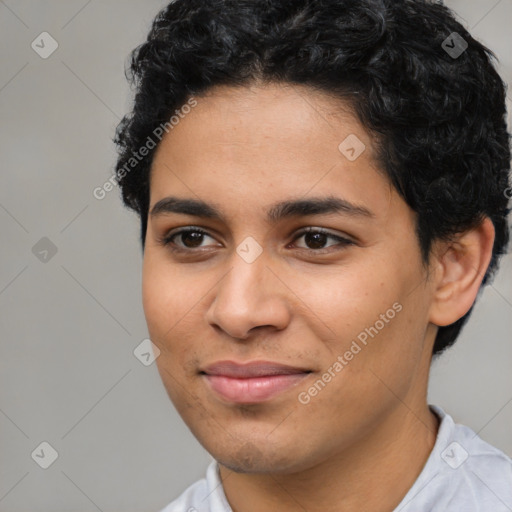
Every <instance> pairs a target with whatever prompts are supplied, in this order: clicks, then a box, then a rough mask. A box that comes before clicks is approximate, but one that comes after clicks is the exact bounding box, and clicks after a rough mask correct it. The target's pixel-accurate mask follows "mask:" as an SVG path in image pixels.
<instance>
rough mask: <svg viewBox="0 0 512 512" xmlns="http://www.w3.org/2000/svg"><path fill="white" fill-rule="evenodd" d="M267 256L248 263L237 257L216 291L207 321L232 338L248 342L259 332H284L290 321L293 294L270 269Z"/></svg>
mask: <svg viewBox="0 0 512 512" xmlns="http://www.w3.org/2000/svg"><path fill="white" fill-rule="evenodd" d="M268 263H269V262H268V259H267V258H266V257H265V254H264V253H263V254H261V255H260V256H259V257H258V258H257V259H256V261H253V262H252V263H247V262H246V261H244V260H243V259H242V258H241V257H240V256H239V255H238V254H237V253H234V254H233V257H232V259H231V260H230V268H231V269H230V270H229V271H228V272H227V274H226V275H225V276H224V277H223V278H222V279H221V280H220V282H219V283H218V285H217V287H216V294H215V298H214V300H213V302H212V304H211V305H210V307H209V308H208V311H207V321H208V323H209V324H210V325H212V326H216V327H218V328H220V329H221V330H222V331H224V332H225V333H226V334H228V335H229V336H230V337H232V338H236V339H241V340H245V339H247V338H248V337H250V336H251V333H252V331H254V330H256V329H260V328H263V327H265V328H268V329H270V330H272V329H275V330H282V329H284V328H285V327H286V326H287V325H288V323H289V321H290V318H291V313H290V302H289V301H288V300H287V297H288V296H289V294H290V293H291V292H290V290H289V289H288V288H287V286H286V284H284V283H283V281H285V280H284V279H283V280H281V279H280V278H279V275H278V273H277V272H276V271H275V270H272V269H271V267H270V266H269V265H268Z"/></svg>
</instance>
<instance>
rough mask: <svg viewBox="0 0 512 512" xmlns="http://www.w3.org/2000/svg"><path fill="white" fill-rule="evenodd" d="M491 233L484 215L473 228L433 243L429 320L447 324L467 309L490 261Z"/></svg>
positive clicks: (471, 303) (492, 238)
mask: <svg viewBox="0 0 512 512" xmlns="http://www.w3.org/2000/svg"><path fill="white" fill-rule="evenodd" d="M494 236H495V231H494V225H493V223H492V221H491V219H489V218H488V217H485V218H484V220H483V221H482V222H481V223H480V224H479V225H478V226H477V227H475V228H474V229H471V230H469V231H467V232H465V233H462V234H459V235H457V236H456V238H455V239H454V240H451V241H449V242H438V243H436V244H434V248H433V252H432V256H431V257H432V258H433V260H432V261H431V266H432V268H433V269H434V275H435V277H434V278H433V279H434V283H433V284H434V289H433V298H432V303H431V307H430V318H429V319H430V322H431V323H433V324H434V325H437V326H439V327H442V326H445V325H450V324H452V323H454V322H456V321H457V320H458V319H459V318H461V317H462V316H464V315H465V314H466V313H467V312H468V311H469V309H470V308H471V306H472V305H473V303H474V302H475V299H476V296H477V294H478V290H479V288H480V285H481V284H482V279H483V278H484V275H485V272H486V271H487V267H488V266H489V262H490V261H491V256H492V248H493V244H494Z"/></svg>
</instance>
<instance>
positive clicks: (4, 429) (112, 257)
mask: <svg viewBox="0 0 512 512" xmlns="http://www.w3.org/2000/svg"><path fill="white" fill-rule="evenodd" d="M447 3H448V4H449V5H450V6H451V7H453V8H454V9H455V10H456V11H457V12H458V13H459V15H460V18H461V20H462V21H463V23H464V24H465V25H466V26H467V27H468V28H470V29H471V31H472V33H473V34H474V35H475V36H476V37H478V38H480V39H481V40H482V41H483V42H484V43H486V44H487V45H489V46H490V48H491V49H493V50H494V51H495V52H496V54H497V55H498V57H499V58H500V61H501V72H502V75H503V76H504V78H505V79H506V80H507V82H508V83H510V82H511V81H512V54H511V52H510V48H511V46H512V37H511V35H510V33H511V32H510V22H511V21H512V0H501V1H495V0H492V1H491V0H481V1H480V0H472V1H468V0H457V1H455V0H453V1H450V2H447ZM165 4H166V1H164V0H146V1H144V2H141V1H136V0H123V1H121V0H102V1H100V0H92V1H91V0H90V1H86V0H67V1H56V0H51V1H50V0H48V1H44V2H43V1H35V0H5V1H0V38H1V46H0V53H1V63H2V64H1V66H0V116H1V117H0V118H1V124H0V166H1V184H0V226H1V233H2V240H1V246H2V252H1V256H0V263H1V270H0V322H1V324H0V332H1V338H0V343H1V357H0V379H1V380H0V460H1V463H0V512H7V511H8V512H18V511H28V510H30V511H33V512H38V511H50V510H51V511H54V512H58V511H67V512H69V511H71V510H73V511H96V510H100V511H104V512H107V511H109V512H110V511H124V512H132V511H133V512H135V511H137V512H141V511H148V512H149V511H156V510H159V509H160V508H161V507H163V506H164V505H165V504H167V503H168V502H169V501H171V500H172V499H173V498H174V497H176V496H177V495H178V494H179V493H180V492H181V491H183V490H184V489H185V487H186V486H188V485H189V484H190V483H192V482H193V481H195V480H196V479H198V478H200V477H202V476H203V473H204V470H205V468H206V466H207V464H208V462H209V461H210V456H209V455H208V454H207V453H206V452H205V451H204V450H203V448H202V447H201V446H200V445H199V444H198V443H197V442H196V441H195V439H194V438H193V437H192V435H191V434H190V433H189V432H188V430H187V428H186V427H185V426H184V424H183V423H182V421H181V420H180V418H179V416H178V415H177V413H176V412H175V411H174V409H173V407H172V404H171V402H170V401H169V399H168V397H167V394H166V393H165V391H164V388H163V386H162V384H161V381H160V377H159V375H158V372H157V369H156V367H155V365H154V364H153V365H151V366H147V367H146V366H144V365H143V364H141V362H140V361H139V360H138V359H136V358H135V357H134V354H133V350H134V349H135V347H136V346H137V345H138V344H139V343H140V342H141V341H142V340H143V339H144V338H146V337H147V330H146V325H145V320H144V316H143V311H142V305H141V279H140V278H141V251H140V248H139V241H138V236H139V232H138V228H139V226H138V221H137V218H136V217H135V215H134V214H133V213H129V212H128V211H127V210H124V209H123V207H122V206H121V202H120V199H119V197H118V189H115V190H113V191H112V192H110V193H109V194H108V195H107V197H106V198H105V199H103V200H102V201H99V200H96V199H95V198H94V197H93V194H92V191H93V189H94V188H95V187H97V186H101V185H102V184H103V183H104V182H105V180H106V179H108V177H109V176H110V175H111V173H112V170H113V165H114V162H115V157H116V154H115V148H114V146H113V144H112V142H111V138H112V136H113V133H114V128H115V126H116V124H117V123H118V121H119V120H120V118H121V117H122V115H123V114H124V113H125V112H126V111H127V110H128V108H129V106H130V102H131V96H130V90H129V87H128V85H127V83H126V80H125V78H124V71H123V70H124V63H125V60H126V58H127V55H128V53H129V51H130V50H131V49H132V48H134V47H135V46H136V45H138V44H139V43H141V42H142V41H143V40H144V38H145V37H146V35H147V30H148V28H149V24H150V22H151V20H152V19H153V17H154V15H155V14H156V13H157V11H158V10H159V9H160V8H161V7H163V6H164V5H165ZM43 31H47V32H49V33H50V34H51V35H52V37H53V38H55V39H56V40H57V42H58V44H59V46H58V49H57V50H56V51H55V52H54V53H53V54H52V55H51V56H50V57H49V58H47V59H43V58H41V57H40V56H39V55H38V54H37V53H36V52H35V51H34V50H33V49H32V48H31V43H32V41H33V40H34V39H36V37H37V36H38V35H39V34H40V33H41V32H43ZM46 48H48V46H46ZM508 103H509V106H510V105H511V101H510V94H509V99H508ZM43 237H47V238H48V239H49V240H51V242H52V243H53V244H54V246H55V247H56V249H57V252H56V254H55V255H53V256H52V253H51V252H49V253H48V255H47V256H46V259H47V261H46V262H44V261H41V260H40V259H39V258H41V257H43V255H42V254H39V257H36V255H35V254H34V253H33V247H34V246H35V244H36V243H38V242H39V241H40V239H41V238H43ZM39 244H43V245H42V246H36V247H39V250H42V249H41V247H43V249H44V247H46V246H45V244H48V242H47V241H42V242H39ZM35 252H37V251H35ZM511 274H512V256H511V255H510V254H509V255H507V257H506V258H505V259H504V260H503V262H502V268H501V271H500V273H499V275H498V276H497V278H496V280H495V282H494V284H493V285H492V286H490V287H488V288H487V289H486V290H485V292H484V294H483V295H482V299H481V300H480V301H479V303H478V305H477V307H476V309H475V311H474V314H473V317H472V319H471V321H470V323H469V325H468V327H467V328H466V329H465V331H464V333H463V335H462V337H461V338H460V339H459V341H458V343H457V345H456V347H455V348H454V349H452V350H451V351H449V352H448V353H447V354H446V355H445V356H444V357H443V358H442V359H440V360H439V361H438V362H437V363H435V365H434V366H433V369H432V382H431V388H430V402H431V403H435V404H438V405H440V406H442V407H444V408H445V409H446V410H447V411H449V412H450V413H451V414H452V415H453V416H454V418H455V419H456V421H459V422H462V423H465V424H467V425H469V426H471V427H472V428H473V429H474V430H475V431H477V432H479V434H480V435H481V437H483V438H484V439H485V440H487V441H489V442H491V443H492V444H494V445H496V446H497V447H499V448H501V449H502V450H503V451H505V452H506V453H508V454H509V455H512V438H511V430H512V429H511V424H512V373H511V371H510V368H511V362H512V344H511V343H510V333H511V332H512V285H511V283H512V279H511ZM42 441H47V442H49V443H50V444H51V445H52V446H53V447H54V448H55V450H57V452H58V458H57V460H56V461H55V462H54V463H53V464H52V465H51V466H50V467H49V468H48V469H46V470H44V469H42V468H40V467H39V465H37V464H36V462H35V461H34V460H33V459H32V457H31V453H32V452H33V451H34V450H35V449H36V448H37V447H38V446H39V444H40V443H41V442H42ZM47 456H48V451H47V452H46V453H45V457H47Z"/></svg>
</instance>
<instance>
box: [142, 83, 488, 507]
mask: <svg viewBox="0 0 512 512" xmlns="http://www.w3.org/2000/svg"><path fill="white" fill-rule="evenodd" d="M196 99H197V102H198V104H197V106H196V107H194V108H193V109H192V111H191V112H190V113H189V114H187V115H186V116H185V117H184V118H183V119H182V120H181V121H180V123H179V124H178V125H177V126H175V127H174V129H173V130H171V131H170V132H169V133H168V134H167V135H166V136H165V137H164V138H163V140H162V141H161V143H160V145H159V147H158V149H157V152H156V154H155V158H154V161H153V166H152V170H151V183H150V212H151V209H152V207H153V206H154V205H155V204H156V203H157V202H158V201H159V200H161V199H163V198H165V197H167V196H170V195H172V196H175V197H180V198H190V199H201V200H203V201H206V202H208V203H214V204H215V205H216V206H217V207H218V208H219V209H220V210H221V212H222V214H223V216H224V220H222V221H221V220H214V219H204V218H200V217H196V216H191V215H184V214H180V213H165V214H159V215H150V217H149V220H148V230H147V236H146V245H145V253H144V263H143V306H144V312H145V316H146V320H147V324H148V329H149V333H150V337H151V339H152V341H153V343H155V345H157V346H158V348H159V349H160V350H161V354H160V356H159V357H158V358H157V365H158V370H159V372H160V375H161V377H162V380H163V383H164V385H165V388H166V390H167V392H168V395H169V397H170V398H171V400H172V402H173V403H174V405H175V407H176V408H177V410H178V412H179V414H180V415H181V416H182V418H183V420H184V421H185V422H186V424H187V425H188V427H189V428H190V430H191V431H192V433H193V434H194V435H195V436H196V438H197V439H198V440H199V442H200V443H201V444H202V445H203V446H204V447H205V449H206V450H208V451H209V452H210V453H211V454H212V455H213V457H215V459H217V461H218V462H219V467H220V474H221V478H222V479H223V487H224V491H225V493H226V496H227V499H228V501H229V503H230V505H231V507H232V509H233V510H234V511H235V512H252V511H255V512H256V511H258V512H259V511H261V510H276V509H279V510H280V511H284V512H287V511H296V510H308V511H309V512H313V511H323V512H329V511H335V510H336V511H339V510H343V511H356V510H357V511H362V510H368V511H370V510H371V511H373V512H379V511H382V512H385V511H391V510H393V508H394V507H396V506H397V505H398V504H399V502H400V501H401V499H402V498H403V496H404V495H405V494H406V493H407V491H408V489H409V488H410V487H411V486H412V484H413V483H414V481H415V480H416V478H417V477H418V475H419V473H420V472H421V469H422V468H423V466H424V464H425V462H426V460H427V458H428V456H429V454H430V452H431V450H432V448H433V445H434V442H435V438H436V434H437V430H438V419H437V417H436V416H435V415H434V414H433V413H432V412H431V411H430V410H429V409H428V406H427V400H426V395H427V384H428V374H429V367H430V361H431V354H432V346H433V342H434V339H435V335H436V332H437V326H440V325H448V324H450V323H452V322H454V321H455V320H456V319H457V318H460V317H461V316H462V315H463V314H464V313H465V312H466V311H467V310H468V309H469V308H470V306H471V304H472V303H473V301H474V300H475V297H476V294H477V291H478V288H479V286H480V282H481V279H482V277H483V274H484V272H485V269H486V268H487V265H488V263H489V259H490V253H491V249H492V241H493V237H494V230H493V227H492V223H491V222H490V221H489V220H488V219H486V220H484V222H482V224H481V225H479V226H477V227H476V228H475V229H474V230H472V231H469V232H468V233H465V234H463V235H460V236H459V237H457V239H455V240H454V241H452V242H450V243H447V242H445V243H440V242H437V243H435V244H434V247H433V252H432V256H431V260H430V262H429V265H428V266H427V265H425V264H424V262H423V261H422V259H421V254H420V248H419V244H418V240H417V237H416V235H415V231H414V226H415V214H414V212H413V211H412V210H411V209H410V208H409V207H408V205H407V204H406V203H405V202H404V201H403V199H402V198H401V197H400V196H399V195H398V194H397V192H396V191H395V190H394V189H393V187H392V186H391V185H390V183H389V181H388V180H387V179H386V177H385V175H384V174H383V173H382V172H381V171H380V170H379V166H378V164H377V163H376V161H375V154H374V150H373V142H372V138H371V136H370V134H369V133H368V132H367V131H366V130H365V128H364V127H363V126H362V125H361V124H360V123H359V122H358V120H357V119H356V118H355V117H354V115H352V113H351V112H350V109H349V108H348V105H346V104H344V103H342V102H341V101H340V100H336V99H333V98H330V97H328V96H326V95H324V94H323V93H320V92H316V91H313V90H311V89H308V88H303V87H298V86H289V85H286V84H265V85H262V84H259V85H254V86H252V87H250V88H249V87H247V88H230V87H217V88H214V89H211V90H210V91H209V92H208V93H207V94H206V95H204V96H201V97H196ZM350 134H355V135H356V136H357V137H358V138H359V139H360V140H361V141H362V142H363V143H364V144H365V146H366V150H365V151H364V152H363V153H362V154H361V155H360V156H359V157H358V158H357V159H356V160H355V161H349V160H348V159H347V158H346V157H345V156H344V155H343V154H342V153H341V152H340V150H339V149H338V145H339V144H340V143H341V142H342V141H343V140H344V139H345V138H346V137H347V136H348V135H350ZM328 195H331V196H336V197H339V198H342V199H344V200H347V201H349V202H350V203H353V204H355V205H358V206H361V207H364V208H366V209H368V210H369V211H370V212H371V213H372V215H371V216H362V215H359V216H357V215H350V214H346V213H343V212H342V213H329V214H322V215H309V216H307V217H304V216H296V217H293V218H286V219H282V220H280V221H279V222H277V223H275V224H271V223H269V222H267V220H266V213H267V210H268V209H269V208H270V207H271V205H273V204H274V203H276V202H278V201H283V200H286V199H299V198H311V197H324V196H328ZM185 226H196V227H201V228H202V229H203V230H205V231H207V232H208V235H205V236H204V237H203V238H202V239H199V241H198V242H196V241H195V240H196V239H194V240H192V241H191V239H190V238H187V237H186V236H184V237H180V236H177V237H175V238H174V243H175V244H176V246H178V247H181V248H182V249H183V250H184V251H183V252H173V251H172V246H171V245H167V246H165V245H164V244H163V243H161V241H160V240H161V239H162V238H163V237H165V235H166V234H168V233H169V232H171V230H176V229H177V228H181V227H185ZM304 227H313V228H325V229H326V230H328V231H329V233H332V234H334V235H338V236H342V237H345V238H348V239H349V240H350V241H352V242H353V243H352V244H349V245H340V244H339V243H338V242H337V241H336V240H335V239H331V238H329V237H324V238H323V239H322V238H320V243H318V242H317V245H315V239H311V238H308V236H304V235H302V236H300V237H297V236H296V233H298V231H299V230H300V229H301V228H304ZM196 236H197V235H196ZM248 236H251V237H253V238H254V239H255V240H256V241H257V242H258V244H259V245H260V246H261V248H262V249H263V252H262V253H261V255H260V256H259V257H258V258H257V259H256V260H255V261H254V262H252V263H247V262H246V261H245V260H244V259H242V258H241V257H240V256H239V254H238V253H237V251H236V248H237V247H238V246H239V245H240V244H241V243H242V242H243V241H244V240H245V239H246V237H248ZM187 244H188V245H187ZM187 251H188V252H187ZM397 303H398V304H399V305H401V307H402V309H401V311H400V312H399V313H397V314H396V315H395V317H394V318H393V319H391V320H389V321H388V322H387V323H386V324H385V327H384V328H382V329H380V330H379V332H378V334H377V335H376V336H375V337H374V338H373V339H371V340H370V341H369V342H368V345H367V346H364V347H363V348H362V350H361V351H360V352H359V353H357V355H355V356H354V357H353V359H352V360H350V361H349V362H348V364H346V366H344V367H343V370H342V371H340V372H339V373H336V376H335V377H334V378H332V380H331V382H329V383H328V384H327V385H326V386H325V387H324V388H323V389H321V391H320V392H318V394H316V396H314V397H312V398H311V400H310V401H309V403H307V404H303V403H301V402H300V401H299V400H298V394H299V393H300V392H301V391H307V390H308V389H309V388H310V387H311V386H312V385H313V384H314V383H315V382H316V381H317V380H318V379H319V378H321V377H322V375H323V374H324V373H325V372H326V371H327V369H328V368H329V367H332V366H333V363H334V362H335V361H336V360H337V357H338V356H339V355H343V354H344V353H345V352H346V351H347V350H348V349H349V348H350V346H351V343H352V341H353V340H355V339H357V335H358V334H359V333H361V332H362V331H364V330H365V329H366V328H368V327H370V326H374V325H375V323H376V321H377V320H379V318H381V316H380V315H382V314H384V313H385V312H386V311H387V310H389V309H390V308H392V305H393V304H397ZM226 359H229V360H235V361H238V362H247V361H254V360H269V361H275V362H279V363H283V364H288V365H291V366H298V367H301V368H307V369H309V370H311V372H312V373H310V374H309V375H308V376H307V377H306V378H305V379H304V380H302V381H301V382H300V383H299V384H297V385H296V386H294V387H292V388H291V389H288V390H286V391H285V392H283V393H281V394H279V395H277V396H275V397H274V398H272V399H271V400H268V401H266V402H263V403H259V404H234V403H230V402H228V401H226V400H223V399H221V398H219V397H218V396H217V395H215V394H214V392H213V391H212V390H211V389H210V388H209V386H208V385H207V383H206V382H205V379H204V377H203V376H202V375H201V374H200V373H199V372H200V370H201V369H202V368H204V367H205V366H206V365H208V364H211V363H213V362H215V361H219V360H226ZM369 489H371V492H369Z"/></svg>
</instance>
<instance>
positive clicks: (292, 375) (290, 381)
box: [199, 361, 312, 404]
mask: <svg viewBox="0 0 512 512" xmlns="http://www.w3.org/2000/svg"><path fill="white" fill-rule="evenodd" d="M311 372H312V371H311V370H309V369H305V368H298V367H292V366H288V365H283V364H279V363H274V362H269V361H252V362H250V363H245V364H239V363H235V362H234V361H219V362H217V363H214V364H212V365H209V366H207V367H206V368H205V369H204V370H202V371H200V372H199V373H200V374H201V375H202V376H203V378H204V379H205V381H206V383H207V385H208V386H209V388H210V389H211V390H212V391H213V392H214V393H215V394H216V395H217V396H220V397H221V398H223V399H224V400H226V401H228V402H233V403H239V404H249V403H259V402H264V401H267V400H270V399H271V398H273V397H275V396H276V395H278V394H281V393H283V392H284V391H286V390H288V389H290V388H291V387H293V386H295V385H297V384H298V383H299V382H301V381H302V380H303V379H304V378H306V377H307V376H308V375H309V374H310V373H311Z"/></svg>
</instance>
